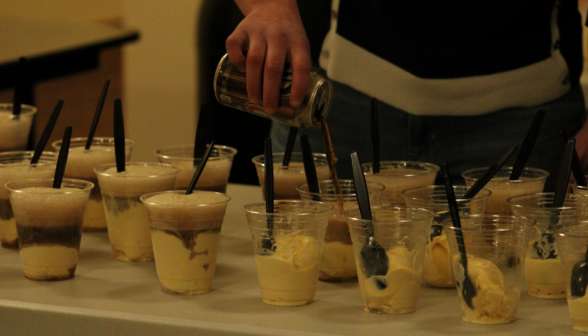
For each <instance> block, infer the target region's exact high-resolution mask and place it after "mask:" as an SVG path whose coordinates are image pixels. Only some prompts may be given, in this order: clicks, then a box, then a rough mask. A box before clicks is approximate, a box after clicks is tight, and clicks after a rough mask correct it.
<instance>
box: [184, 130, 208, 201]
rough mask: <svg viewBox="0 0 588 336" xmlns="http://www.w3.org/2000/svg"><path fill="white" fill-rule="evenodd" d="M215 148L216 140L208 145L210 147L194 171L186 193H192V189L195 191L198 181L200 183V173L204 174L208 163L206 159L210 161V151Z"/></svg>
mask: <svg viewBox="0 0 588 336" xmlns="http://www.w3.org/2000/svg"><path fill="white" fill-rule="evenodd" d="M213 148H214V141H213V142H211V143H210V145H208V149H207V150H206V152H205V153H204V156H203V157H202V161H200V164H199V165H198V168H196V171H195V172H194V176H192V181H190V184H189V185H188V189H187V190H186V195H190V194H191V193H192V191H194V187H195V186H196V183H198V179H199V178H200V175H202V171H203V170H204V166H205V165H206V161H208V157H209V156H210V152H211V151H212V149H213Z"/></svg>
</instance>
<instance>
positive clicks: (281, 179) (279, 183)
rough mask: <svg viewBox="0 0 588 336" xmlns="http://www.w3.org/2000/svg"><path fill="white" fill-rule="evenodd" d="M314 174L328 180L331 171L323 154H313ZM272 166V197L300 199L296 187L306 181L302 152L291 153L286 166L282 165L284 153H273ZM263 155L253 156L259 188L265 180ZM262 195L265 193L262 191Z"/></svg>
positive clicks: (262, 186) (263, 184) (262, 188)
mask: <svg viewBox="0 0 588 336" xmlns="http://www.w3.org/2000/svg"><path fill="white" fill-rule="evenodd" d="M313 158H314V165H315V169H316V175H317V178H318V180H319V181H322V180H328V179H330V178H331V171H330V170H329V166H328V165H327V158H326V155H325V154H313ZM273 159H274V162H273V166H274V199H276V200H282V199H300V194H299V192H298V190H296V187H298V186H300V185H302V184H305V183H306V175H305V173H304V163H303V160H302V153H299V152H295V153H292V156H291V158H290V163H289V164H288V166H287V167H284V166H283V165H282V161H283V159H284V153H275V154H274V155H273ZM264 160H265V157H264V156H263V155H258V156H256V157H254V158H253V160H252V161H253V163H254V164H255V168H256V170H257V177H258V178H259V184H260V185H261V190H262V191H263V190H264V186H265V183H264V180H265V176H264V175H265V163H264V162H265V161H264ZM262 196H263V197H265V195H264V194H263V192H262Z"/></svg>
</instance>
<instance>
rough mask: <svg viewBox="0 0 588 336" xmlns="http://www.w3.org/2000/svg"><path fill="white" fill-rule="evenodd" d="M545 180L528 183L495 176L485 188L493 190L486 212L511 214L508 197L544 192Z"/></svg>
mask: <svg viewBox="0 0 588 336" xmlns="http://www.w3.org/2000/svg"><path fill="white" fill-rule="evenodd" d="M544 185H545V180H538V181H532V182H526V183H516V182H510V181H509V180H508V178H507V177H501V178H493V179H492V180H490V182H488V184H486V186H485V188H487V189H489V190H490V191H492V195H490V198H488V203H487V204H486V213H492V214H511V213H512V209H511V206H510V204H508V203H507V202H506V200H507V199H509V198H511V197H514V196H518V195H528V194H536V193H540V192H543V187H544Z"/></svg>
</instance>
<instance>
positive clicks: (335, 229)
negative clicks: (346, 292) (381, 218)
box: [297, 180, 384, 282]
mask: <svg viewBox="0 0 588 336" xmlns="http://www.w3.org/2000/svg"><path fill="white" fill-rule="evenodd" d="M339 184H340V185H341V191H342V193H343V194H342V195H341V194H336V193H335V187H334V185H333V181H332V180H325V181H319V188H320V192H319V193H312V192H310V190H308V185H307V184H303V185H300V186H298V188H297V189H298V191H299V192H300V197H301V198H302V199H303V200H314V201H319V202H326V203H329V204H331V205H332V206H333V209H334V210H333V212H332V213H331V215H330V216H329V225H328V226H327V232H326V234H325V243H324V245H323V254H322V257H321V269H320V272H319V280H322V281H335V282H336V281H345V280H351V279H356V278H357V269H356V267H355V254H354V252H353V245H352V243H351V236H350V235H349V228H348V226H347V219H346V218H345V211H347V210H349V209H353V208H357V195H356V193H355V185H354V183H353V180H339ZM367 188H368V194H369V200H370V204H372V205H378V204H379V203H380V194H381V193H382V190H384V185H383V184H381V183H376V182H367Z"/></svg>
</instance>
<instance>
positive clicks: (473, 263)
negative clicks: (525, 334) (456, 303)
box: [453, 254, 520, 324]
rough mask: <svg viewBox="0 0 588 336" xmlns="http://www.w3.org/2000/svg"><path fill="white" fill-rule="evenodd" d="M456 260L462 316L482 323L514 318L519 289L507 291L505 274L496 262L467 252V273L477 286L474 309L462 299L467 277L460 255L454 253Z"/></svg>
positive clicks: (504, 321)
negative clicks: (464, 282)
mask: <svg viewBox="0 0 588 336" xmlns="http://www.w3.org/2000/svg"><path fill="white" fill-rule="evenodd" d="M453 260H454V264H455V267H456V280H457V286H458V291H457V292H458V294H459V295H460V298H461V299H462V300H461V309H462V311H463V313H464V315H463V320H464V321H466V322H473V323H479V324H500V323H508V322H512V321H513V320H514V319H515V316H516V311H517V307H518V298H519V293H520V289H518V288H515V289H514V290H513V291H514V293H509V292H507V290H506V287H505V281H504V275H503V274H502V272H501V271H500V269H499V268H498V266H496V264H494V263H493V262H491V261H489V260H487V259H483V258H478V257H473V256H468V275H469V277H470V279H471V281H472V283H473V284H474V286H475V288H476V296H475V297H474V298H473V300H472V304H473V309H472V308H470V307H468V305H467V304H466V303H465V302H464V301H463V298H462V297H461V291H460V290H459V288H460V286H461V283H462V281H463V279H464V269H463V266H462V264H461V262H460V255H459V254H456V255H454V257H453Z"/></svg>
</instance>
